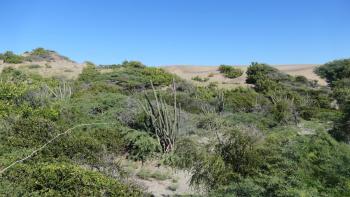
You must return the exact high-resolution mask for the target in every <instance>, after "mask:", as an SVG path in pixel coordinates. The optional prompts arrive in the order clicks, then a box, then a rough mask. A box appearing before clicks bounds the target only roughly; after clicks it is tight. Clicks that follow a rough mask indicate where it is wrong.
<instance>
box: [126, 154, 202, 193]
mask: <svg viewBox="0 0 350 197" xmlns="http://www.w3.org/2000/svg"><path fill="white" fill-rule="evenodd" d="M121 161H122V166H123V168H124V170H126V171H127V172H128V174H129V181H131V182H133V183H135V184H137V185H139V186H140V187H141V188H144V189H145V190H146V191H147V192H149V193H151V194H152V195H154V196H156V197H160V196H178V195H191V194H192V195H193V194H199V191H196V190H194V189H193V188H191V187H190V178H191V174H190V173H189V172H187V171H184V170H179V169H176V170H175V169H173V168H171V167H168V166H159V165H158V164H157V161H148V162H146V163H144V164H143V165H142V164H141V163H140V162H134V161H130V160H125V159H122V160H121ZM141 171H147V172H148V173H147V174H148V175H147V176H146V175H144V177H141V176H139V174H140V172H141ZM154 173H158V174H163V175H166V177H167V178H166V179H159V178H155V177H150V174H154Z"/></svg>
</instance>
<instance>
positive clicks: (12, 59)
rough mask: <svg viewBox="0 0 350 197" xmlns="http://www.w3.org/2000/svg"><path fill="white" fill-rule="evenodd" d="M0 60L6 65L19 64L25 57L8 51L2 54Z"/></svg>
mask: <svg viewBox="0 0 350 197" xmlns="http://www.w3.org/2000/svg"><path fill="white" fill-rule="evenodd" d="M0 59H2V60H4V62H5V63H10V64H19V63H22V62H23V57H22V56H19V55H16V54H14V53H13V52H12V51H6V52H5V53H3V54H0Z"/></svg>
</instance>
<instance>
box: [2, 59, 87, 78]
mask: <svg viewBox="0 0 350 197" xmlns="http://www.w3.org/2000/svg"><path fill="white" fill-rule="evenodd" d="M23 56H25V55H23ZM51 58H52V60H50V61H33V62H29V61H25V62H23V63H20V64H7V63H2V62H0V72H1V71H2V70H3V69H4V68H6V67H12V68H17V69H20V70H25V71H28V72H33V73H38V74H40V75H41V76H44V77H59V78H65V79H74V78H77V77H78V76H79V74H80V73H81V72H82V70H83V68H84V67H85V66H86V65H85V64H80V63H76V62H74V61H71V60H69V59H66V58H63V57H62V56H60V55H58V54H55V53H52V54H51ZM31 65H39V67H38V68H30V66H31Z"/></svg>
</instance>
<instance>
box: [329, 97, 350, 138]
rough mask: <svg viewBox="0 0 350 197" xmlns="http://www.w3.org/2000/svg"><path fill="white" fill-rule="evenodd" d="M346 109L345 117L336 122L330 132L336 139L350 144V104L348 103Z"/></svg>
mask: <svg viewBox="0 0 350 197" xmlns="http://www.w3.org/2000/svg"><path fill="white" fill-rule="evenodd" d="M344 108H345V109H344V114H343V116H342V117H341V118H340V119H339V120H337V121H336V124H335V126H334V128H333V129H332V130H331V131H330V132H331V134H332V136H333V137H334V138H335V139H337V140H339V141H343V142H346V143H350V103H347V105H346V106H345V107H344Z"/></svg>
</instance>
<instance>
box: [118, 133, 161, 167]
mask: <svg viewBox="0 0 350 197" xmlns="http://www.w3.org/2000/svg"><path fill="white" fill-rule="evenodd" d="M123 139H124V141H125V146H126V150H125V151H126V152H127V153H128V154H129V157H130V158H131V159H134V160H141V161H142V162H144V161H146V159H148V158H150V157H151V156H153V155H154V154H155V153H156V152H160V150H161V148H160V145H159V143H158V142H157V140H156V139H154V138H152V137H151V136H150V135H148V134H147V133H145V132H140V131H133V130H129V131H126V132H125V134H124V137H123Z"/></svg>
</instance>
